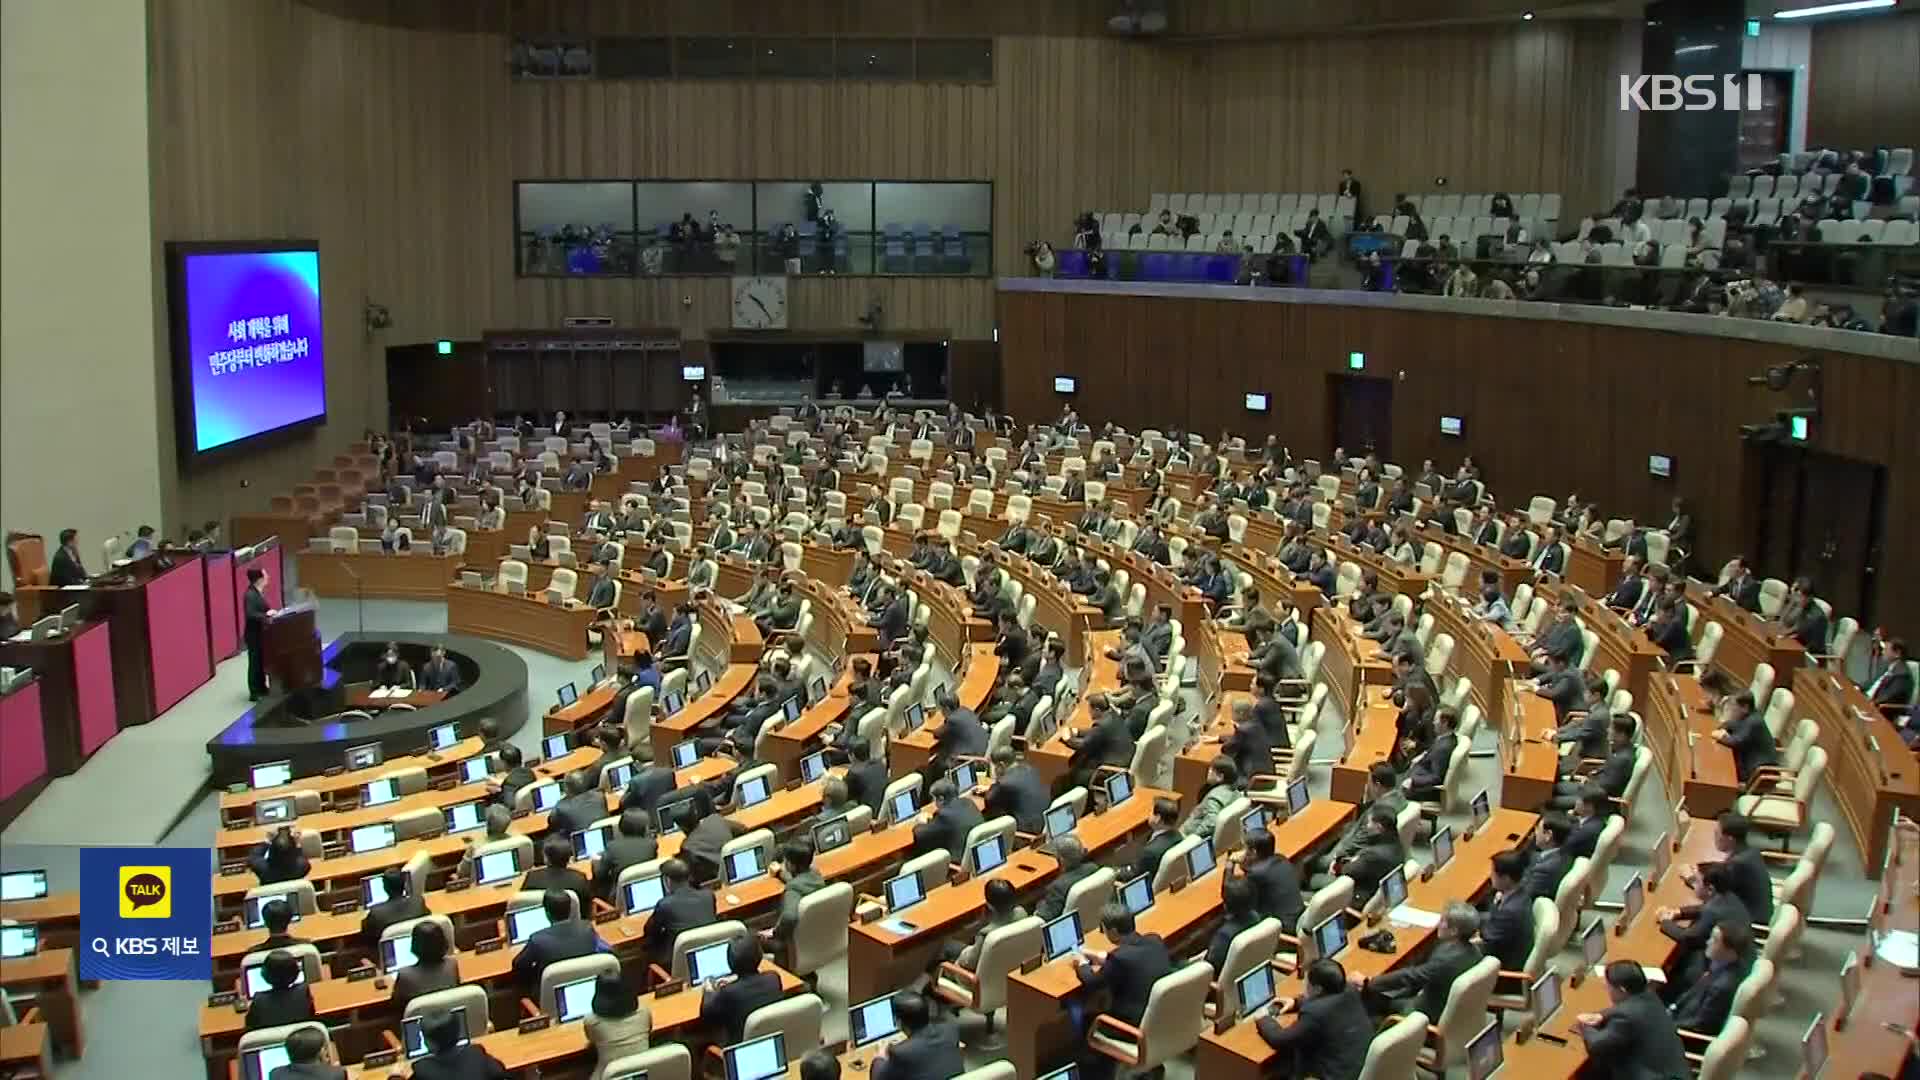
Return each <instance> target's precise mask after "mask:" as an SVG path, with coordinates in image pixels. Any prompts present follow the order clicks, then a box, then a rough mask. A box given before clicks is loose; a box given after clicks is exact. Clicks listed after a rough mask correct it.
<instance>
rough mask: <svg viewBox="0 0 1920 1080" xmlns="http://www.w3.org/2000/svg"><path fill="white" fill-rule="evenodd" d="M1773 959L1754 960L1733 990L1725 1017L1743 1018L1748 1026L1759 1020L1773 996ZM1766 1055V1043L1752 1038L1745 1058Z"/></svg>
mask: <svg viewBox="0 0 1920 1080" xmlns="http://www.w3.org/2000/svg"><path fill="white" fill-rule="evenodd" d="M1773 976H1774V968H1773V961H1771V960H1768V959H1765V958H1764V957H1763V958H1761V959H1759V960H1755V961H1754V962H1753V967H1751V968H1749V969H1748V971H1747V977H1746V978H1744V979H1742V980H1740V986H1739V988H1738V989H1736V990H1735V991H1734V992H1733V1009H1732V1011H1731V1013H1730V1014H1729V1016H1728V1017H1727V1019H1728V1020H1729V1021H1732V1020H1733V1019H1734V1018H1735V1017H1738V1018H1740V1019H1742V1020H1745V1021H1746V1022H1747V1024H1748V1026H1749V1027H1751V1026H1753V1025H1755V1024H1758V1023H1759V1022H1760V1015H1761V1014H1762V1013H1764V1012H1765V1011H1766V1009H1767V1001H1768V999H1769V998H1771V997H1772V996H1773ZM1765 1056H1766V1045H1765V1044H1764V1043H1762V1042H1760V1041H1759V1040H1758V1039H1755V1040H1753V1042H1752V1045H1751V1046H1750V1047H1749V1048H1748V1050H1747V1060H1748V1061H1755V1060H1758V1059H1759V1058H1762V1057H1765Z"/></svg>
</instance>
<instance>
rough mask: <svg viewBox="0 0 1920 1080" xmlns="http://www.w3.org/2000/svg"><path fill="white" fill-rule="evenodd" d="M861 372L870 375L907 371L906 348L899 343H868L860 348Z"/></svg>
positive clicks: (863, 343)
mask: <svg viewBox="0 0 1920 1080" xmlns="http://www.w3.org/2000/svg"><path fill="white" fill-rule="evenodd" d="M860 370H862V371H864V372H866V373H867V374H869V375H873V374H896V375H897V374H899V373H900V372H903V371H905V370H907V354H906V348H905V347H904V346H903V345H901V343H900V342H898V341H867V342H862V343H861V347H860Z"/></svg>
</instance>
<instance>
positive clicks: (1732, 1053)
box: [1694, 1016, 1753, 1080]
mask: <svg viewBox="0 0 1920 1080" xmlns="http://www.w3.org/2000/svg"><path fill="white" fill-rule="evenodd" d="M1752 1034H1753V1027H1752V1025H1750V1024H1748V1023H1747V1020H1746V1018H1745V1017H1740V1016H1729V1017H1727V1020H1726V1023H1724V1024H1722V1025H1720V1034H1718V1035H1715V1036H1714V1037H1713V1041H1712V1042H1710V1043H1708V1044H1707V1050H1706V1053H1704V1054H1702V1055H1701V1057H1700V1071H1699V1072H1697V1073H1694V1080H1733V1078H1734V1077H1736V1076H1738V1075H1740V1068H1741V1066H1743V1065H1745V1064H1746V1063H1747V1042H1748V1040H1749V1039H1750V1038H1751V1037H1752Z"/></svg>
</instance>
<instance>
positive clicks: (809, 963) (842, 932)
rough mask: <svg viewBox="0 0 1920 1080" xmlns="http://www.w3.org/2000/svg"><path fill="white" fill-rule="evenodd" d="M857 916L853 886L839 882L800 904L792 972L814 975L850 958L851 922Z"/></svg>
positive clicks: (816, 892)
mask: <svg viewBox="0 0 1920 1080" xmlns="http://www.w3.org/2000/svg"><path fill="white" fill-rule="evenodd" d="M852 915H853V886H852V885H850V884H848V883H847V882H844V881H836V882H834V883H833V884H831V885H828V886H827V887H826V888H824V889H815V890H814V891H813V892H811V893H808V894H807V895H806V897H804V898H803V899H802V900H801V901H800V915H799V918H798V920H797V922H796V923H795V925H794V932H793V939H792V940H793V956H792V958H791V959H790V960H789V962H788V970H790V971H792V972H793V973H794V974H795V975H811V974H813V973H814V972H816V971H819V970H820V969H821V968H824V967H826V966H827V965H828V964H830V963H832V962H833V961H835V960H837V959H839V958H840V957H842V956H845V955H846V954H847V920H848V919H849V918H851V917H852Z"/></svg>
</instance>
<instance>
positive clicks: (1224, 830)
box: [1213, 795, 1253, 853]
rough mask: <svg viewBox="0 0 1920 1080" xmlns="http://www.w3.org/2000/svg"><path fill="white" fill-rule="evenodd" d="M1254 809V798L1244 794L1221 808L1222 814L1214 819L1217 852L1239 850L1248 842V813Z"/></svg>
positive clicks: (1214, 843) (1214, 842)
mask: <svg viewBox="0 0 1920 1080" xmlns="http://www.w3.org/2000/svg"><path fill="white" fill-rule="evenodd" d="M1252 810H1253V800H1252V799H1249V798H1247V796H1245V795H1242V796H1240V797H1239V798H1237V799H1235V800H1233V801H1232V802H1230V803H1228V804H1227V805H1225V806H1223V807H1221V808H1220V816H1219V817H1217V818H1215V819H1214V821H1213V850H1214V851H1215V852H1216V853H1225V852H1229V851H1238V850H1240V848H1241V846H1242V845H1243V844H1245V843H1246V839H1247V837H1246V822H1245V818H1246V816H1247V814H1248V813H1249V812H1250V811H1252Z"/></svg>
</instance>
